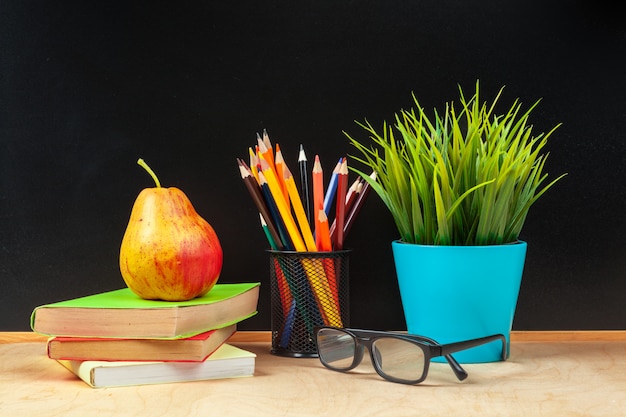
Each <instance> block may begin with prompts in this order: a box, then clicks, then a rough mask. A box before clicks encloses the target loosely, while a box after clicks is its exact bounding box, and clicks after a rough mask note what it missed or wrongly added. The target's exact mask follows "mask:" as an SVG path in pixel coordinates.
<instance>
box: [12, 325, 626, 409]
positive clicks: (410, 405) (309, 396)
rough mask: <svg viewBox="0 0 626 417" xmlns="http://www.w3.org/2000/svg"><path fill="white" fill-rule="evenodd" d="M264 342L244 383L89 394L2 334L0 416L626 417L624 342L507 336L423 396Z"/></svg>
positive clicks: (260, 339) (253, 339) (437, 372)
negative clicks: (501, 358)
mask: <svg viewBox="0 0 626 417" xmlns="http://www.w3.org/2000/svg"><path fill="white" fill-rule="evenodd" d="M269 337H270V335H269V332H238V333H237V334H235V335H234V336H233V338H231V340H230V341H229V343H232V344H233V345H236V346H239V347H241V348H244V349H247V350H250V351H252V352H254V353H256V354H257V355H258V356H257V361H256V372H255V375H254V376H253V377H251V378H239V379H225V380H214V381H200V382H188V383H176V384H164V385H149V386H135V387H124V388H104V389H93V388H90V387H88V386H87V385H86V384H85V383H84V382H82V381H80V380H78V379H77V378H76V377H75V376H74V375H73V374H71V373H69V372H68V371H67V370H66V369H65V368H63V367H61V365H59V364H57V363H56V362H55V361H53V360H50V359H48V358H47V356H46V354H45V340H46V339H45V338H43V337H41V336H38V335H34V334H32V333H0V361H1V362H0V416H2V417H22V416H24V417H30V416H38V417H40V416H41V417H43V416H63V417H71V416H76V417H89V416H99V417H100V416H102V417H107V416H112V417H113V416H115V417H122V416H124V417H125V416H151V417H158V416H164V417H165V416H167V417H178V416H180V417H189V416H203V417H204V416H223V415H228V416H254V417H260V416H333V417H334V416H341V417H345V416H358V417H363V416H379V417H381V416H393V417H401V416H420V417H425V416H464V417H465V416H532V417H536V416H567V417H574V416H602V417H613V416H615V417H618V416H626V332H623V331H615V332H610V331H609V332H514V333H513V334H512V336H511V338H512V345H511V357H510V359H509V360H508V361H506V362H498V363H489V364H471V365H464V368H465V369H466V370H467V372H468V373H469V377H468V378H467V379H466V380H465V381H463V382H459V381H458V380H457V379H456V378H455V377H454V375H453V373H452V371H451V370H450V368H449V367H448V366H447V365H446V364H439V363H433V364H432V365H431V369H430V373H429V376H428V378H427V379H426V381H425V382H424V383H422V384H420V385H415V386H407V385H401V384H394V383H390V382H387V381H385V380H383V379H381V378H380V377H379V376H378V375H377V374H376V373H375V371H374V370H373V368H371V366H370V365H369V361H368V360H367V358H366V360H364V362H363V364H361V366H359V367H358V368H357V369H356V370H355V371H353V372H351V373H345V374H344V373H337V372H332V371H329V370H327V369H325V368H324V367H323V366H322V365H321V364H320V363H319V361H318V360H317V359H296V358H284V357H277V356H274V355H271V354H270V353H269V350H270V342H269Z"/></svg>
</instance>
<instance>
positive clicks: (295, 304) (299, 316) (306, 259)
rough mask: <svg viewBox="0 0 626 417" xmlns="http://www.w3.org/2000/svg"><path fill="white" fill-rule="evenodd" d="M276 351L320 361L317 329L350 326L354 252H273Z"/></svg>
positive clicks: (273, 330) (272, 276) (271, 280)
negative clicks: (351, 257) (350, 287)
mask: <svg viewBox="0 0 626 417" xmlns="http://www.w3.org/2000/svg"><path fill="white" fill-rule="evenodd" d="M268 253H269V255H270V296H271V327H272V350H271V353H273V354H275V355H280V356H289V357H298V358H311V357H317V348H316V346H315V339H314V334H313V327H314V326H321V325H330V326H337V327H345V326H348V325H349V320H350V305H349V292H348V291H349V286H348V284H349V283H348V278H349V276H350V274H349V266H350V265H349V256H348V255H349V253H350V251H349V250H341V251H334V252H293V251H274V250H269V251H268Z"/></svg>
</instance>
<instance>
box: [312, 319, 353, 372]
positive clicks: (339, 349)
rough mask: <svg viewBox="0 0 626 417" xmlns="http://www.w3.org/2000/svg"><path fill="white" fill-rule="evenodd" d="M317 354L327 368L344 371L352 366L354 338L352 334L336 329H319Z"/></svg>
mask: <svg viewBox="0 0 626 417" xmlns="http://www.w3.org/2000/svg"><path fill="white" fill-rule="evenodd" d="M317 344H318V346H317V349H318V355H319V356H320V359H321V360H322V362H323V363H325V364H326V365H327V366H328V367H329V368H332V369H335V370H338V371H345V370H348V369H350V368H351V367H352V363H353V362H354V354H355V353H356V340H354V338H353V337H352V335H350V334H348V333H346V332H344V331H341V330H336V329H321V330H320V331H319V332H318V334H317Z"/></svg>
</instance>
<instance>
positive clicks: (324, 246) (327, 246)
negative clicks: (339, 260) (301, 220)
mask: <svg viewBox="0 0 626 417" xmlns="http://www.w3.org/2000/svg"><path fill="white" fill-rule="evenodd" d="M317 217H318V228H319V231H320V233H319V240H318V241H317V242H316V243H317V249H318V250H319V251H323V252H330V251H332V250H333V245H332V243H331V240H330V228H329V227H328V216H326V212H325V211H324V207H323V206H322V207H321V208H320V209H319V210H318V215H317Z"/></svg>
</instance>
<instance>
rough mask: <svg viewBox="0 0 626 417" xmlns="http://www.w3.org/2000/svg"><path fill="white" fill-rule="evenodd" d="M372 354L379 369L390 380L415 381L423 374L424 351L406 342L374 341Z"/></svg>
mask: <svg viewBox="0 0 626 417" xmlns="http://www.w3.org/2000/svg"><path fill="white" fill-rule="evenodd" d="M372 354H373V356H374V358H375V360H376V361H377V362H378V367H379V369H380V370H381V371H382V372H383V373H384V374H385V375H388V376H390V377H391V378H395V379H401V380H404V381H416V380H419V379H421V377H422V374H423V373H424V360H425V359H424V351H423V350H422V349H421V348H420V347H419V346H417V345H415V344H414V343H411V342H408V341H406V340H402V339H395V338H390V337H382V338H380V339H376V340H375V341H374V343H373V344H372Z"/></svg>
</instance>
